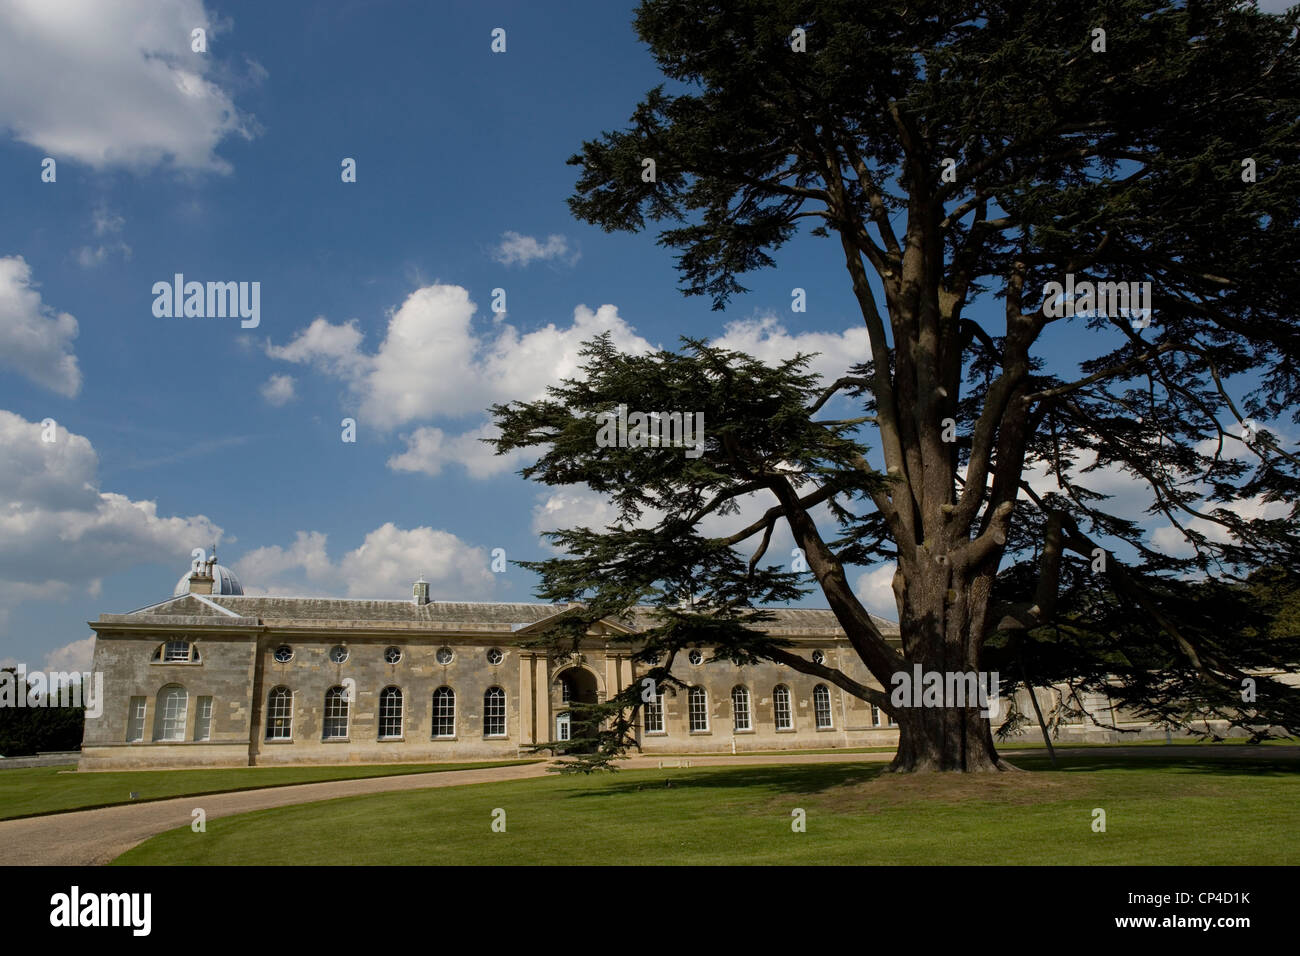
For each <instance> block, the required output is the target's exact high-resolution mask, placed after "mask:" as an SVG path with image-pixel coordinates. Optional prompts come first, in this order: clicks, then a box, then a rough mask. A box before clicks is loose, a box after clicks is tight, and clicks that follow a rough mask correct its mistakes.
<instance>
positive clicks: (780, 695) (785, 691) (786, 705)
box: [772, 684, 794, 732]
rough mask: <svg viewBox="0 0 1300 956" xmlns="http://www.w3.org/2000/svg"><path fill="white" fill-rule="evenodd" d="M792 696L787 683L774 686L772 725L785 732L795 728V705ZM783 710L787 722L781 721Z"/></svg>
mask: <svg viewBox="0 0 1300 956" xmlns="http://www.w3.org/2000/svg"><path fill="white" fill-rule="evenodd" d="M792 705H793V701H792V700H791V697H790V688H789V687H787V686H786V685H785V684H777V685H776V686H775V687H773V688H772V725H773V726H774V727H775V728H776V730H778V731H781V732H785V731H790V730H794V707H793V706H792ZM782 711H784V713H785V723H784V724H782V722H781V714H782Z"/></svg>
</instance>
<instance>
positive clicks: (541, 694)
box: [533, 654, 555, 741]
mask: <svg viewBox="0 0 1300 956" xmlns="http://www.w3.org/2000/svg"><path fill="white" fill-rule="evenodd" d="M546 664H547V661H546V655H544V654H539V655H538V656H537V657H536V658H534V660H533V675H534V676H533V700H534V701H535V703H536V705H537V706H536V710H535V711H534V714H535V718H536V721H535V724H534V727H535V730H534V733H535V734H536V737H535V740H537V741H542V740H551V739H552V738H554V737H555V728H554V727H552V726H551V682H550V680H549V679H548V676H547V673H546Z"/></svg>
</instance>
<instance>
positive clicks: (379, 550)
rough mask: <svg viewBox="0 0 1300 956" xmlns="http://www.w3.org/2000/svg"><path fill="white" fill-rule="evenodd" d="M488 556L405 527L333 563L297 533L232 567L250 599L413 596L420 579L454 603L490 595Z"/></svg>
mask: <svg viewBox="0 0 1300 956" xmlns="http://www.w3.org/2000/svg"><path fill="white" fill-rule="evenodd" d="M489 563H490V560H489V557H488V553H487V551H486V550H484V549H483V548H481V547H477V546H473V545H470V544H467V543H466V542H464V541H462V540H461V539H460V538H458V537H457V536H456V535H454V534H452V533H451V532H449V531H441V530H437V529H435V528H429V527H419V528H410V529H403V528H399V527H397V526H396V525H394V524H393V523H392V522H391V521H390V522H387V523H385V524H383V525H381V526H379V527H378V528H376V529H375V530H373V531H371V532H370V533H369V534H367V535H366V537H365V540H364V541H362V543H361V544H360V545H359V546H358V547H357V548H355V549H353V550H352V551H348V552H347V553H345V554H343V555H342V556H341V557H340V558H339V559H338V560H337V561H336V560H334V559H332V558H331V557H330V556H329V552H328V549H327V537H326V535H324V534H322V533H321V532H319V531H299V532H298V534H297V537H296V539H295V540H294V543H293V544H292V545H290V546H289V547H288V548H282V547H280V546H279V545H272V546H270V547H264V548H257V549H256V550H253V551H250V552H249V553H248V554H246V555H244V556H243V557H242V558H240V559H239V560H238V561H237V562H236V563H235V571H236V573H238V575H239V577H240V580H241V581H242V582H243V584H244V589H245V591H246V592H247V593H248V594H279V595H319V596H330V597H352V598H373V599H383V598H388V599H394V600H398V599H402V598H408V597H410V596H411V584H412V583H413V582H414V581H415V579H416V578H417V577H418V576H419V575H421V574H423V575H424V578H425V580H426V581H428V582H429V583H430V595H431V597H433V599H434V600H438V598H439V595H442V596H444V598H446V597H451V598H453V599H455V600H464V599H466V598H482V597H487V596H489V595H490V594H491V592H492V588H493V584H494V580H493V576H492V572H491V571H490V570H489Z"/></svg>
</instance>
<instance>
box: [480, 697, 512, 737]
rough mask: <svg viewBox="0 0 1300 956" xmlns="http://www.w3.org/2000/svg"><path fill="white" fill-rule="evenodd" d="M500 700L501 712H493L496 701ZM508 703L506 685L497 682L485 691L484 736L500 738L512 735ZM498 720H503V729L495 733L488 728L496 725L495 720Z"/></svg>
mask: <svg viewBox="0 0 1300 956" xmlns="http://www.w3.org/2000/svg"><path fill="white" fill-rule="evenodd" d="M493 691H496V693H495V694H494V693H493ZM498 700H499V701H500V702H501V713H499V714H497V713H493V712H492V711H494V710H495V709H496V707H495V702H496V701H498ZM506 705H507V699H506V689H505V688H504V687H499V686H497V685H496V684H493V685H492V686H491V687H489V688H488V689H487V690H485V691H484V692H483V736H484V737H492V738H500V737H509V736H510V726H509V723H508V720H509V711H508V710H507V709H506ZM497 720H500V721H501V730H500V731H499V732H496V733H493V732H492V731H491V730H489V729H488V728H489V727H490V726H494V725H495V721H497ZM489 721H492V722H493V723H492V724H490V723H489Z"/></svg>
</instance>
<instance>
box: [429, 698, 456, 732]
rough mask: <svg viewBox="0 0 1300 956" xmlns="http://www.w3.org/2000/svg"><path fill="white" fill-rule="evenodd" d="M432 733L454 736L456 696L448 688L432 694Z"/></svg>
mask: <svg viewBox="0 0 1300 956" xmlns="http://www.w3.org/2000/svg"><path fill="white" fill-rule="evenodd" d="M433 735H434V736H435V737H455V736H456V697H455V695H454V694H453V693H452V692H451V691H450V690H446V691H440V692H439V693H436V694H434V695H433Z"/></svg>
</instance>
